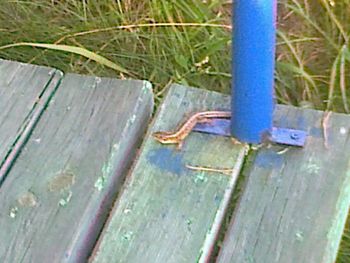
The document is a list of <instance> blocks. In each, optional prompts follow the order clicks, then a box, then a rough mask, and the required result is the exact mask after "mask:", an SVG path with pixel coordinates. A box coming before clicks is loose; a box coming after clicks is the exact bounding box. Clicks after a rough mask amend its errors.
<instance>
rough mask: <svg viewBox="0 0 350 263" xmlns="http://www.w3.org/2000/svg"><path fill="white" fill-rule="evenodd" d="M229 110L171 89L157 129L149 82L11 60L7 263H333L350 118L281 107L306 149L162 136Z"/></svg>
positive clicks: (0, 193)
mask: <svg viewBox="0 0 350 263" xmlns="http://www.w3.org/2000/svg"><path fill="white" fill-rule="evenodd" d="M228 108H229V97H228V96H225V95H222V94H219V93H215V92H208V91H204V90H200V89H195V88H190V87H184V86H180V85H173V86H172V87H171V88H170V90H169V92H168V94H167V95H166V97H165V99H164V102H163V104H162V105H161V106H160V107H159V109H158V111H157V113H156V115H155V117H154V118H153V121H151V114H152V111H153V97H152V89H151V85H150V84H149V83H148V82H146V81H137V80H116V79H106V78H98V77H89V76H81V75H75V74H62V73H61V72H60V71H58V70H55V69H50V68H46V67H38V66H33V65H27V64H21V63H17V62H9V61H4V60H0V126H1V130H0V143H1V144H0V145H1V147H0V164H1V166H0V207H1V208H0V229H1V233H2V235H1V242H0V262H6V263H13V262H35V263H37V262H38V263H41V262H74V263H75V262H88V261H89V262H94V263H99V262H135V263H138V262H152V263H153V262H162V263H163V262H185V263H187V262H219V263H221V262H225V263H226V262H235V263H241V262H242V263H246V262H247V263H250V262H254V263H266V262H276V263H277V262H283V263H284V262H293V263H294V262H307V263H313V262H315V263H322V262H324V263H331V262H334V261H335V258H336V254H337V250H338V247H339V242H340V240H341V236H342V231H343V228H344V225H345V220H346V217H347V212H348V209H349V204H350V181H349V180H350V151H348V149H349V148H350V116H348V115H343V114H335V113H332V114H331V115H328V114H325V113H323V112H319V111H314V110H305V109H298V108H295V107H287V106H278V107H277V109H276V112H275V125H276V126H281V127H287V128H298V129H303V130H306V131H308V134H309V136H308V138H307V144H306V146H305V147H304V148H293V147H286V146H281V145H273V146H264V147H262V148H260V149H258V150H248V148H247V147H246V146H245V145H237V144H234V143H233V142H232V141H231V140H230V139H229V138H224V137H218V136H214V135H208V134H201V133H192V134H191V135H190V136H189V138H188V139H186V142H185V144H184V146H183V148H182V149H181V150H178V149H176V147H174V146H166V145H161V144H159V143H157V142H156V141H155V140H154V139H153V138H152V137H151V136H150V135H151V133H152V132H153V131H158V130H172V129H174V128H176V127H177V124H178V123H179V122H180V121H181V120H182V119H183V118H184V117H185V116H188V114H190V113H193V112H195V111H201V110H208V109H215V110H224V109H226V110H227V109H228ZM141 143H142V144H141ZM189 166H194V167H202V168H203V167H211V168H213V169H214V170H216V171H205V170H203V169H199V170H193V169H190V168H189ZM238 179H240V180H241V182H244V184H243V185H244V186H243V188H242V189H241V193H242V194H241V197H240V199H239V201H238V203H237V205H236V208H235V210H234V212H233V215H232V218H231V216H228V215H227V213H226V212H227V211H231V210H232V209H228V208H230V207H232V196H233V195H234V191H235V190H237V181H238ZM227 218H231V220H230V223H229V224H227V222H226V221H227ZM219 233H221V235H219ZM222 233H224V236H225V237H224V240H223V241H218V237H219V236H222ZM217 247H219V248H220V249H219V251H217ZM214 252H215V253H214ZM216 254H217V255H216ZM214 255H215V257H214ZM349 261H350V259H349Z"/></svg>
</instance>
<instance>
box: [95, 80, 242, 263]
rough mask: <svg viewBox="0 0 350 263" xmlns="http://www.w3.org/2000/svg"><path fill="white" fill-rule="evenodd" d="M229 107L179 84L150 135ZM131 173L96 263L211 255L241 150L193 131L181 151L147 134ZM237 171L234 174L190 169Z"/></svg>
mask: <svg viewBox="0 0 350 263" xmlns="http://www.w3.org/2000/svg"><path fill="white" fill-rule="evenodd" d="M228 107H229V98H228V97H227V96H224V95H222V94H218V93H214V92H208V91H204V90H199V89H194V88H189V87H183V86H179V85H174V86H172V88H171V89H170V91H169V93H168V95H167V97H166V99H165V101H164V103H163V105H162V106H161V109H160V111H159V113H158V115H157V117H156V120H155V122H154V124H153V125H152V127H151V128H150V132H154V131H159V130H171V129H174V128H175V127H176V125H177V123H179V122H180V121H181V120H182V119H183V118H184V116H185V115H187V114H191V113H193V112H196V111H202V110H208V109H211V110H213V109H219V110H220V109H223V108H226V109H227V108H228ZM146 137H147V139H146V141H145V143H144V145H143V147H142V149H141V154H140V156H139V158H138V161H137V163H136V165H135V167H134V169H133V171H132V172H131V174H130V175H129V176H128V180H127V182H126V184H124V186H125V187H124V190H123V192H122V194H121V196H120V198H119V200H118V201H117V202H116V204H115V207H114V209H113V211H112V213H111V217H110V219H109V222H108V224H107V226H106V227H105V228H104V231H103V233H102V237H101V239H100V241H99V243H98V245H97V247H96V248H95V251H94V254H93V256H92V259H91V261H92V262H95V263H97V262H101V263H102V262H116V261H117V262H128V263H131V262H137V263H138V262H162V263H163V262H167V263H170V262H176V263H179V262H196V261H197V260H199V261H203V260H205V259H207V258H208V255H209V254H210V250H211V249H212V246H213V244H214V240H215V237H216V235H217V232H218V230H219V227H220V223H221V220H222V218H223V214H224V213H223V212H224V211H225V208H226V207H227V204H228V203H229V202H228V200H229V197H230V195H231V193H232V190H233V187H234V184H235V182H236V179H237V175H238V173H239V170H240V166H241V164H242V161H243V156H244V147H243V146H242V145H239V146H237V145H234V144H233V143H232V142H231V141H230V139H228V138H224V137H218V136H213V135H208V134H200V133H192V134H191V135H190V136H189V137H188V138H187V139H186V142H185V145H184V146H183V148H182V149H181V150H176V148H175V146H165V145H161V144H160V143H158V142H156V141H155V140H154V139H153V138H152V137H150V133H149V134H148V135H147V136H146ZM187 164H188V165H192V166H209V167H214V168H230V169H233V171H232V173H231V175H225V174H221V173H216V172H214V173H208V172H203V171H193V170H190V169H188V168H187V167H186V165H187Z"/></svg>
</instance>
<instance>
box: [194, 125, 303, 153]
mask: <svg viewBox="0 0 350 263" xmlns="http://www.w3.org/2000/svg"><path fill="white" fill-rule="evenodd" d="M193 130H194V131H198V132H204V133H209V134H216V135H222V136H231V127H230V120H227V119H213V120H212V121H211V122H210V123H198V124H197V125H196V126H195V127H194V129H193ZM306 137H307V133H306V132H305V131H301V130H295V129H287V128H279V127H273V128H272V130H271V131H270V136H269V141H271V142H273V143H278V144H285V145H292V146H299V147H303V146H304V145H305V142H306Z"/></svg>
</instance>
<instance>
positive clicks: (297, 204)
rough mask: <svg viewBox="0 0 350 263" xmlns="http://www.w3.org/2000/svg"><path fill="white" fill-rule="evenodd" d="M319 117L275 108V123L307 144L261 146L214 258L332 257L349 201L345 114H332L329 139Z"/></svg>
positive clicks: (309, 260)
mask: <svg viewBox="0 0 350 263" xmlns="http://www.w3.org/2000/svg"><path fill="white" fill-rule="evenodd" d="M322 119H323V113H322V112H320V111H314V110H303V109H297V108H294V107H286V106H284V107H282V106H280V107H278V108H277V111H276V114H275V120H276V126H280V127H289V128H298V129H304V130H307V131H308V133H309V137H308V139H307V144H306V146H305V147H304V148H293V147H289V148H288V150H284V149H285V148H286V147H282V146H273V147H271V148H264V149H261V150H259V152H258V154H257V156H256V158H255V160H254V161H253V162H252V163H251V164H250V167H249V170H248V179H247V180H248V181H247V185H246V188H245V190H244V193H243V195H242V197H241V200H240V203H239V205H238V209H237V211H236V212H235V214H234V217H233V219H232V222H231V225H230V227H229V230H228V233H227V235H226V239H225V242H224V244H223V248H222V250H221V252H220V255H219V257H218V260H217V262H219V263H227V262H247V263H248V262H254V263H266V262H269V263H275V262H276V263H277V262H278V263H280V262H283V263H289V262H290V263H295V262H298V263H303V262H305V263H331V262H334V261H335V259H336V254H337V250H338V246H339V242H340V240H341V236H342V232H343V228H344V225H345V220H346V217H347V212H348V209H349V203H350V151H349V149H350V116H349V115H343V114H331V115H330V118H329V120H328V121H326V122H325V124H327V125H326V129H325V131H326V133H325V134H326V137H324V134H323V131H324V130H323V128H322V127H323V126H322V125H321V123H322ZM325 138H327V139H326V140H325ZM285 151H286V152H285Z"/></svg>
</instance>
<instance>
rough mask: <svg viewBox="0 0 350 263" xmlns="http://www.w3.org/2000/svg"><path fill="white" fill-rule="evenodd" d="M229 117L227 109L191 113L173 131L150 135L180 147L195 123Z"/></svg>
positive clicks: (159, 140)
mask: <svg viewBox="0 0 350 263" xmlns="http://www.w3.org/2000/svg"><path fill="white" fill-rule="evenodd" d="M214 118H221V119H223V118H224V119H228V118H231V112H229V111H202V112H197V113H196V114H193V115H192V116H191V117H190V118H189V119H188V120H187V121H186V122H185V123H184V124H183V125H182V126H180V128H179V129H178V130H177V131H175V132H165V131H160V132H155V133H153V134H152V136H153V137H154V138H155V139H156V140H157V141H158V142H160V143H162V144H177V148H178V149H181V147H182V144H183V141H184V140H185V138H186V137H187V136H188V135H189V134H190V133H191V131H192V129H193V128H194V127H195V126H196V124H197V123H208V122H210V121H211V119H214Z"/></svg>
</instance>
